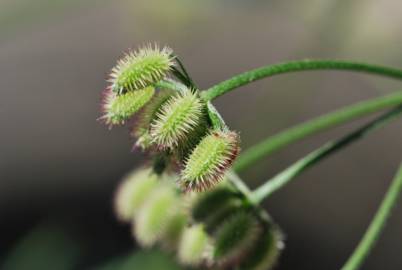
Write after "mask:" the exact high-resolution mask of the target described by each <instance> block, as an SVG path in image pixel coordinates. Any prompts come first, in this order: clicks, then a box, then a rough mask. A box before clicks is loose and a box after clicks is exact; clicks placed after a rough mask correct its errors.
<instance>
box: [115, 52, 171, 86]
mask: <svg viewBox="0 0 402 270" xmlns="http://www.w3.org/2000/svg"><path fill="white" fill-rule="evenodd" d="M173 60H174V58H173V57H172V50H171V49H170V48H167V47H164V48H162V49H159V47H158V46H157V45H155V46H154V47H152V46H151V45H148V46H146V47H143V48H141V49H139V50H137V51H129V52H128V53H126V54H125V55H124V56H123V57H122V58H121V59H120V60H118V61H117V64H116V66H115V67H114V68H112V71H111V74H110V79H109V82H110V83H111V88H112V90H113V92H115V93H118V94H121V93H123V92H127V91H134V90H138V89H142V88H145V87H148V86H150V85H152V84H154V83H156V82H158V81H160V80H161V79H163V78H164V77H165V76H166V74H167V73H168V72H169V71H170V69H171V68H172V67H173V66H174V61H173Z"/></svg>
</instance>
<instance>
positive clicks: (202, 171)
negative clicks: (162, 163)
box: [180, 131, 239, 191]
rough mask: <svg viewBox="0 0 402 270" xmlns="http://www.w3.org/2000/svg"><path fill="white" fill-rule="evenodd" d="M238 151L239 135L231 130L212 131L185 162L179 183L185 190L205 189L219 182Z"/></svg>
mask: <svg viewBox="0 0 402 270" xmlns="http://www.w3.org/2000/svg"><path fill="white" fill-rule="evenodd" d="M238 152H239V137H238V135H237V133H235V132H232V131H212V132H211V133H210V134H208V135H207V136H205V137H204V138H203V139H202V140H201V142H200V143H199V144H198V145H197V146H196V148H195V149H194V150H193V152H192V153H191V155H190V156H189V157H188V159H187V160H186V162H185V166H184V169H183V170H182V173H181V179H180V181H181V185H182V187H183V188H184V189H185V190H186V191H190V190H195V191H205V190H207V189H210V188H211V187H213V186H214V185H216V184H217V183H218V182H220V181H221V180H222V179H223V177H224V175H225V172H226V170H227V169H228V168H229V167H230V166H231V165H232V164H233V161H234V160H235V159H236V157H237V155H238Z"/></svg>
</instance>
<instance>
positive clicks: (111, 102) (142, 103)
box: [100, 45, 239, 191]
mask: <svg viewBox="0 0 402 270" xmlns="http://www.w3.org/2000/svg"><path fill="white" fill-rule="evenodd" d="M176 59H177V58H176V57H175V56H173V54H172V50H171V49H169V48H166V47H165V48H162V49H159V47H158V46H154V47H152V46H150V45H149V46H146V47H144V48H142V49H139V50H138V51H130V52H128V53H126V54H125V55H124V56H123V58H122V59H120V60H118V61H117V65H116V66H115V67H114V68H112V72H111V75H110V80H109V83H110V85H108V87H107V88H106V90H105V91H104V94H103V100H102V114H103V115H102V116H101V117H100V119H101V120H102V121H103V122H105V123H106V124H107V125H108V126H110V127H112V126H115V125H122V124H125V123H127V122H134V123H135V124H134V125H133V126H132V127H131V128H132V130H131V132H130V134H131V135H132V136H133V137H135V138H136V143H135V145H134V146H135V147H134V149H136V148H140V149H142V150H144V151H149V152H150V153H151V154H153V156H154V157H155V159H156V160H159V161H160V160H161V158H160V157H163V161H164V164H159V165H160V166H159V169H161V168H162V169H161V170H162V171H163V170H165V169H169V168H170V169H174V168H179V169H181V172H180V173H179V174H180V175H181V176H182V177H181V178H180V179H179V180H178V184H179V186H181V187H182V188H183V190H185V191H204V190H206V189H209V188H211V187H213V186H214V185H215V184H217V183H218V182H219V181H220V180H222V178H223V177H224V175H225V172H226V171H227V170H228V169H229V167H230V166H231V165H232V163H233V161H234V159H235V158H236V156H237V154H238V152H239V136H238V135H237V134H236V133H235V132H233V131H228V130H227V129H222V128H217V127H214V126H213V125H212V122H211V120H210V119H209V116H208V113H207V104H206V101H204V100H203V99H202V98H201V97H200V93H199V91H198V90H197V89H195V88H194V87H193V86H186V85H184V84H181V83H180V82H175V83H176V84H180V85H181V87H180V89H179V90H177V89H176V90H172V89H164V88H163V89H161V88H160V87H159V84H158V83H160V82H163V81H166V80H169V81H170V82H172V80H171V79H167V77H168V76H169V72H170V71H173V70H174V71H175V72H172V74H177V72H179V71H178V70H177V68H176V67H175V64H176ZM136 113H138V114H136ZM131 119H135V121H129V120H131ZM169 165H173V166H169ZM177 165H179V166H177ZM160 172H161V171H160Z"/></svg>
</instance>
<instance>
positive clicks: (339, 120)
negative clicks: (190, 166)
mask: <svg viewBox="0 0 402 270" xmlns="http://www.w3.org/2000/svg"><path fill="white" fill-rule="evenodd" d="M400 104H402V92H397V93H394V94H391V95H388V96H385V97H379V98H375V99H371V100H367V101H362V102H359V103H357V104H354V105H351V106H348V107H345V108H342V109H340V110H337V111H335V112H332V113H329V114H326V115H323V116H320V117H318V118H315V119H313V120H310V121H308V122H305V123H302V124H299V125H297V126H295V127H292V128H290V129H287V130H284V131H282V132H280V133H278V134H276V135H274V136H271V137H269V138H267V139H265V140H263V141H261V142H259V143H257V144H256V145H254V146H252V147H251V148H249V149H247V150H246V151H244V152H243V153H242V154H241V155H240V156H239V158H238V159H237V161H236V163H235V164H234V170H235V171H237V172H240V171H242V170H244V169H247V168H248V167H249V166H251V165H253V164H255V162H257V161H259V160H261V159H263V158H265V157H267V156H269V155H270V154H272V153H274V152H275V151H278V150H279V149H281V148H283V147H285V146H287V145H289V144H291V143H294V142H296V141H298V140H301V139H303V138H305V137H307V136H309V135H312V134H315V133H318V132H321V131H324V130H326V129H329V128H331V127H334V126H337V125H341V124H344V123H346V122H348V121H351V120H354V119H356V118H359V117H362V116H365V115H369V114H371V113H373V112H376V111H380V110H383V109H386V108H390V107H394V106H398V105H400Z"/></svg>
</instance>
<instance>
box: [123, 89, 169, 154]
mask: <svg viewBox="0 0 402 270" xmlns="http://www.w3.org/2000/svg"><path fill="white" fill-rule="evenodd" d="M172 94H173V91H171V90H161V91H159V92H158V93H157V94H155V95H154V96H153V97H152V99H151V100H150V101H149V102H148V103H147V104H146V105H145V107H144V109H143V110H142V112H141V113H140V115H139V121H138V124H137V125H135V126H134V127H133V130H132V132H131V135H132V136H133V137H136V138H137V141H136V143H135V146H136V147H140V148H141V149H142V150H146V149H147V148H149V147H150V146H151V144H152V137H151V135H150V133H149V129H150V126H151V122H152V120H153V119H155V117H156V115H157V113H158V111H159V110H160V108H161V107H162V105H163V104H164V103H165V102H166V101H167V100H168V99H169V98H170V97H171V96H172Z"/></svg>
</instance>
